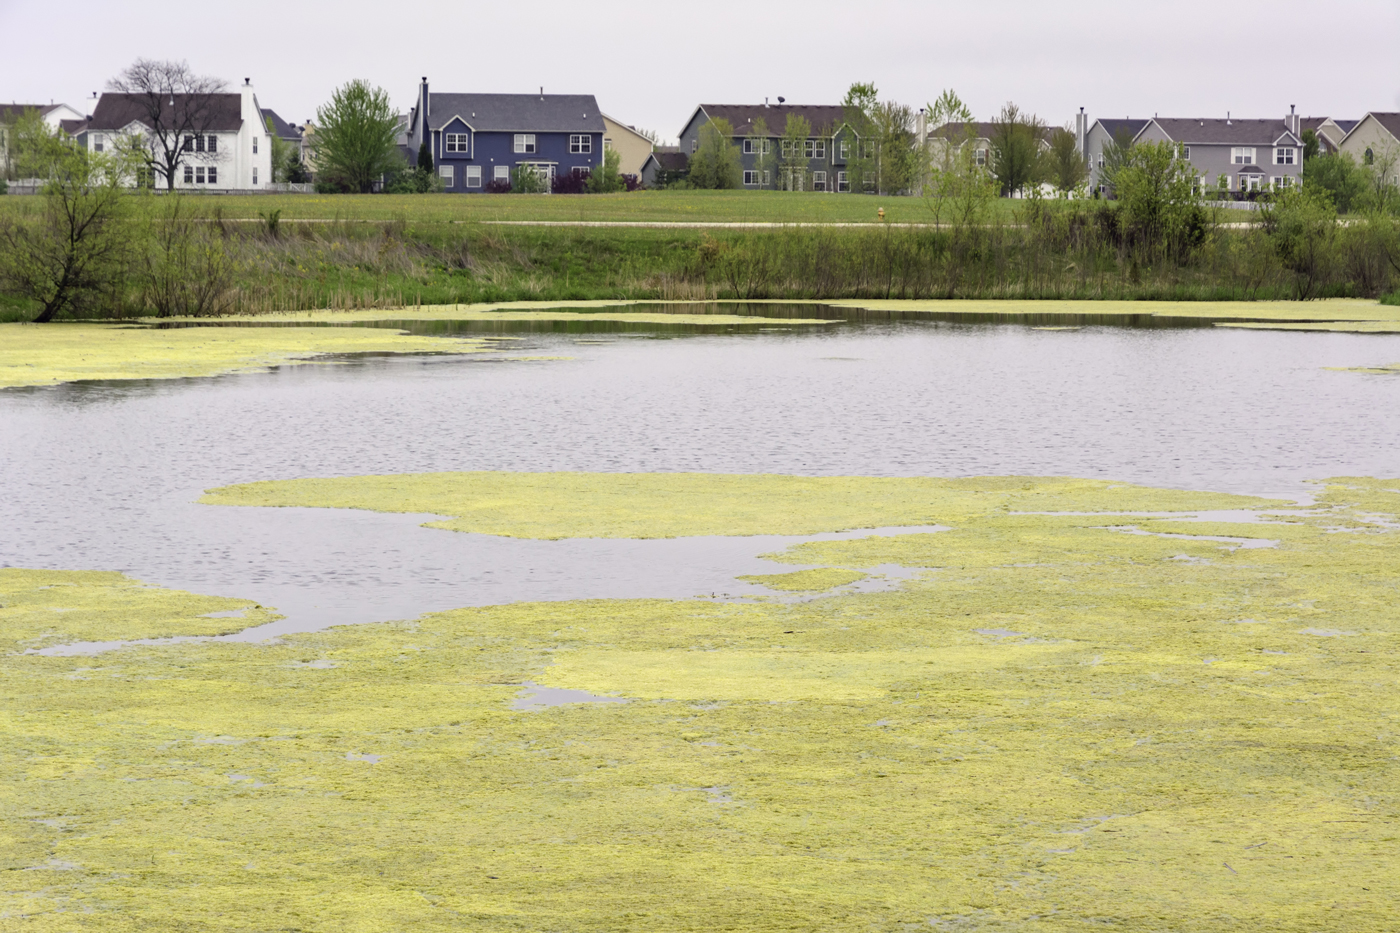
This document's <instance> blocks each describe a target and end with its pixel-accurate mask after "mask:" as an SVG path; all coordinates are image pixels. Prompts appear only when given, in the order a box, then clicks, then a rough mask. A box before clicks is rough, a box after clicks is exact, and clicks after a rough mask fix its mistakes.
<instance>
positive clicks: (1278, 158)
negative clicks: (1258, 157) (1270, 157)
mask: <svg viewBox="0 0 1400 933" xmlns="http://www.w3.org/2000/svg"><path fill="white" fill-rule="evenodd" d="M1295 151H1296V150H1294V149H1292V148H1290V147H1287V146H1284V147H1280V148H1278V149H1275V150H1274V164H1275V165H1292V164H1293V159H1294V158H1295V156H1294V153H1295Z"/></svg>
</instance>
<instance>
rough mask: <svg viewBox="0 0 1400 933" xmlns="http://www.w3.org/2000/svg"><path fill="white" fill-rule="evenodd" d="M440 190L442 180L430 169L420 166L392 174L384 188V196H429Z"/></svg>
mask: <svg viewBox="0 0 1400 933" xmlns="http://www.w3.org/2000/svg"><path fill="white" fill-rule="evenodd" d="M429 161H430V162H431V161H432V160H431V159H429ZM441 190H442V179H441V178H439V177H438V174H437V172H435V171H433V170H432V169H431V168H427V169H425V168H423V166H421V165H417V166H414V167H413V168H406V169H404V170H403V171H400V172H396V173H394V174H393V175H391V176H390V178H389V182H388V184H386V185H385V186H384V193H385V194H429V193H431V192H434V191H441Z"/></svg>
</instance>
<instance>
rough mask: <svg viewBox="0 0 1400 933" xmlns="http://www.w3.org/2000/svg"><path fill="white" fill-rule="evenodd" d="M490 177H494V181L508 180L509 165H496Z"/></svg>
mask: <svg viewBox="0 0 1400 933" xmlns="http://www.w3.org/2000/svg"><path fill="white" fill-rule="evenodd" d="M491 177H492V178H493V179H495V180H496V181H510V166H509V165H498V166H496V171H495V172H494V174H493V175H492V176H491Z"/></svg>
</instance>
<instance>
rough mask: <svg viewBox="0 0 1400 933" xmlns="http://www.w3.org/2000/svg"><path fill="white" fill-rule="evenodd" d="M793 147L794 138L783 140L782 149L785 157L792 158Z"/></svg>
mask: <svg viewBox="0 0 1400 933" xmlns="http://www.w3.org/2000/svg"><path fill="white" fill-rule="evenodd" d="M792 148H793V147H792V140H790V139H785V140H783V144H782V151H783V158H784V159H791V158H792Z"/></svg>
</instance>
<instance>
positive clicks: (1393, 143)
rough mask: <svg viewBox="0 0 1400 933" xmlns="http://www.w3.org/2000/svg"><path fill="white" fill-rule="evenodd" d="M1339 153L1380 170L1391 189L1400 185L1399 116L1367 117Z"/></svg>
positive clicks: (1345, 141) (1378, 114)
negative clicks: (1388, 180) (1348, 155)
mask: <svg viewBox="0 0 1400 933" xmlns="http://www.w3.org/2000/svg"><path fill="white" fill-rule="evenodd" d="M1340 149H1341V151H1342V152H1345V153H1348V154H1350V155H1351V157H1352V158H1353V159H1355V160H1356V161H1357V162H1359V163H1360V164H1362V165H1374V166H1377V167H1378V168H1379V169H1380V170H1381V171H1382V172H1384V174H1385V175H1386V177H1387V178H1389V179H1390V183H1391V184H1392V185H1400V113H1375V112H1372V113H1368V114H1366V116H1364V117H1362V118H1361V120H1360V122H1358V123H1357V124H1356V126H1354V127H1352V130H1351V132H1350V133H1347V135H1346V137H1345V138H1344V139H1343V140H1342V144H1341V146H1340Z"/></svg>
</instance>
